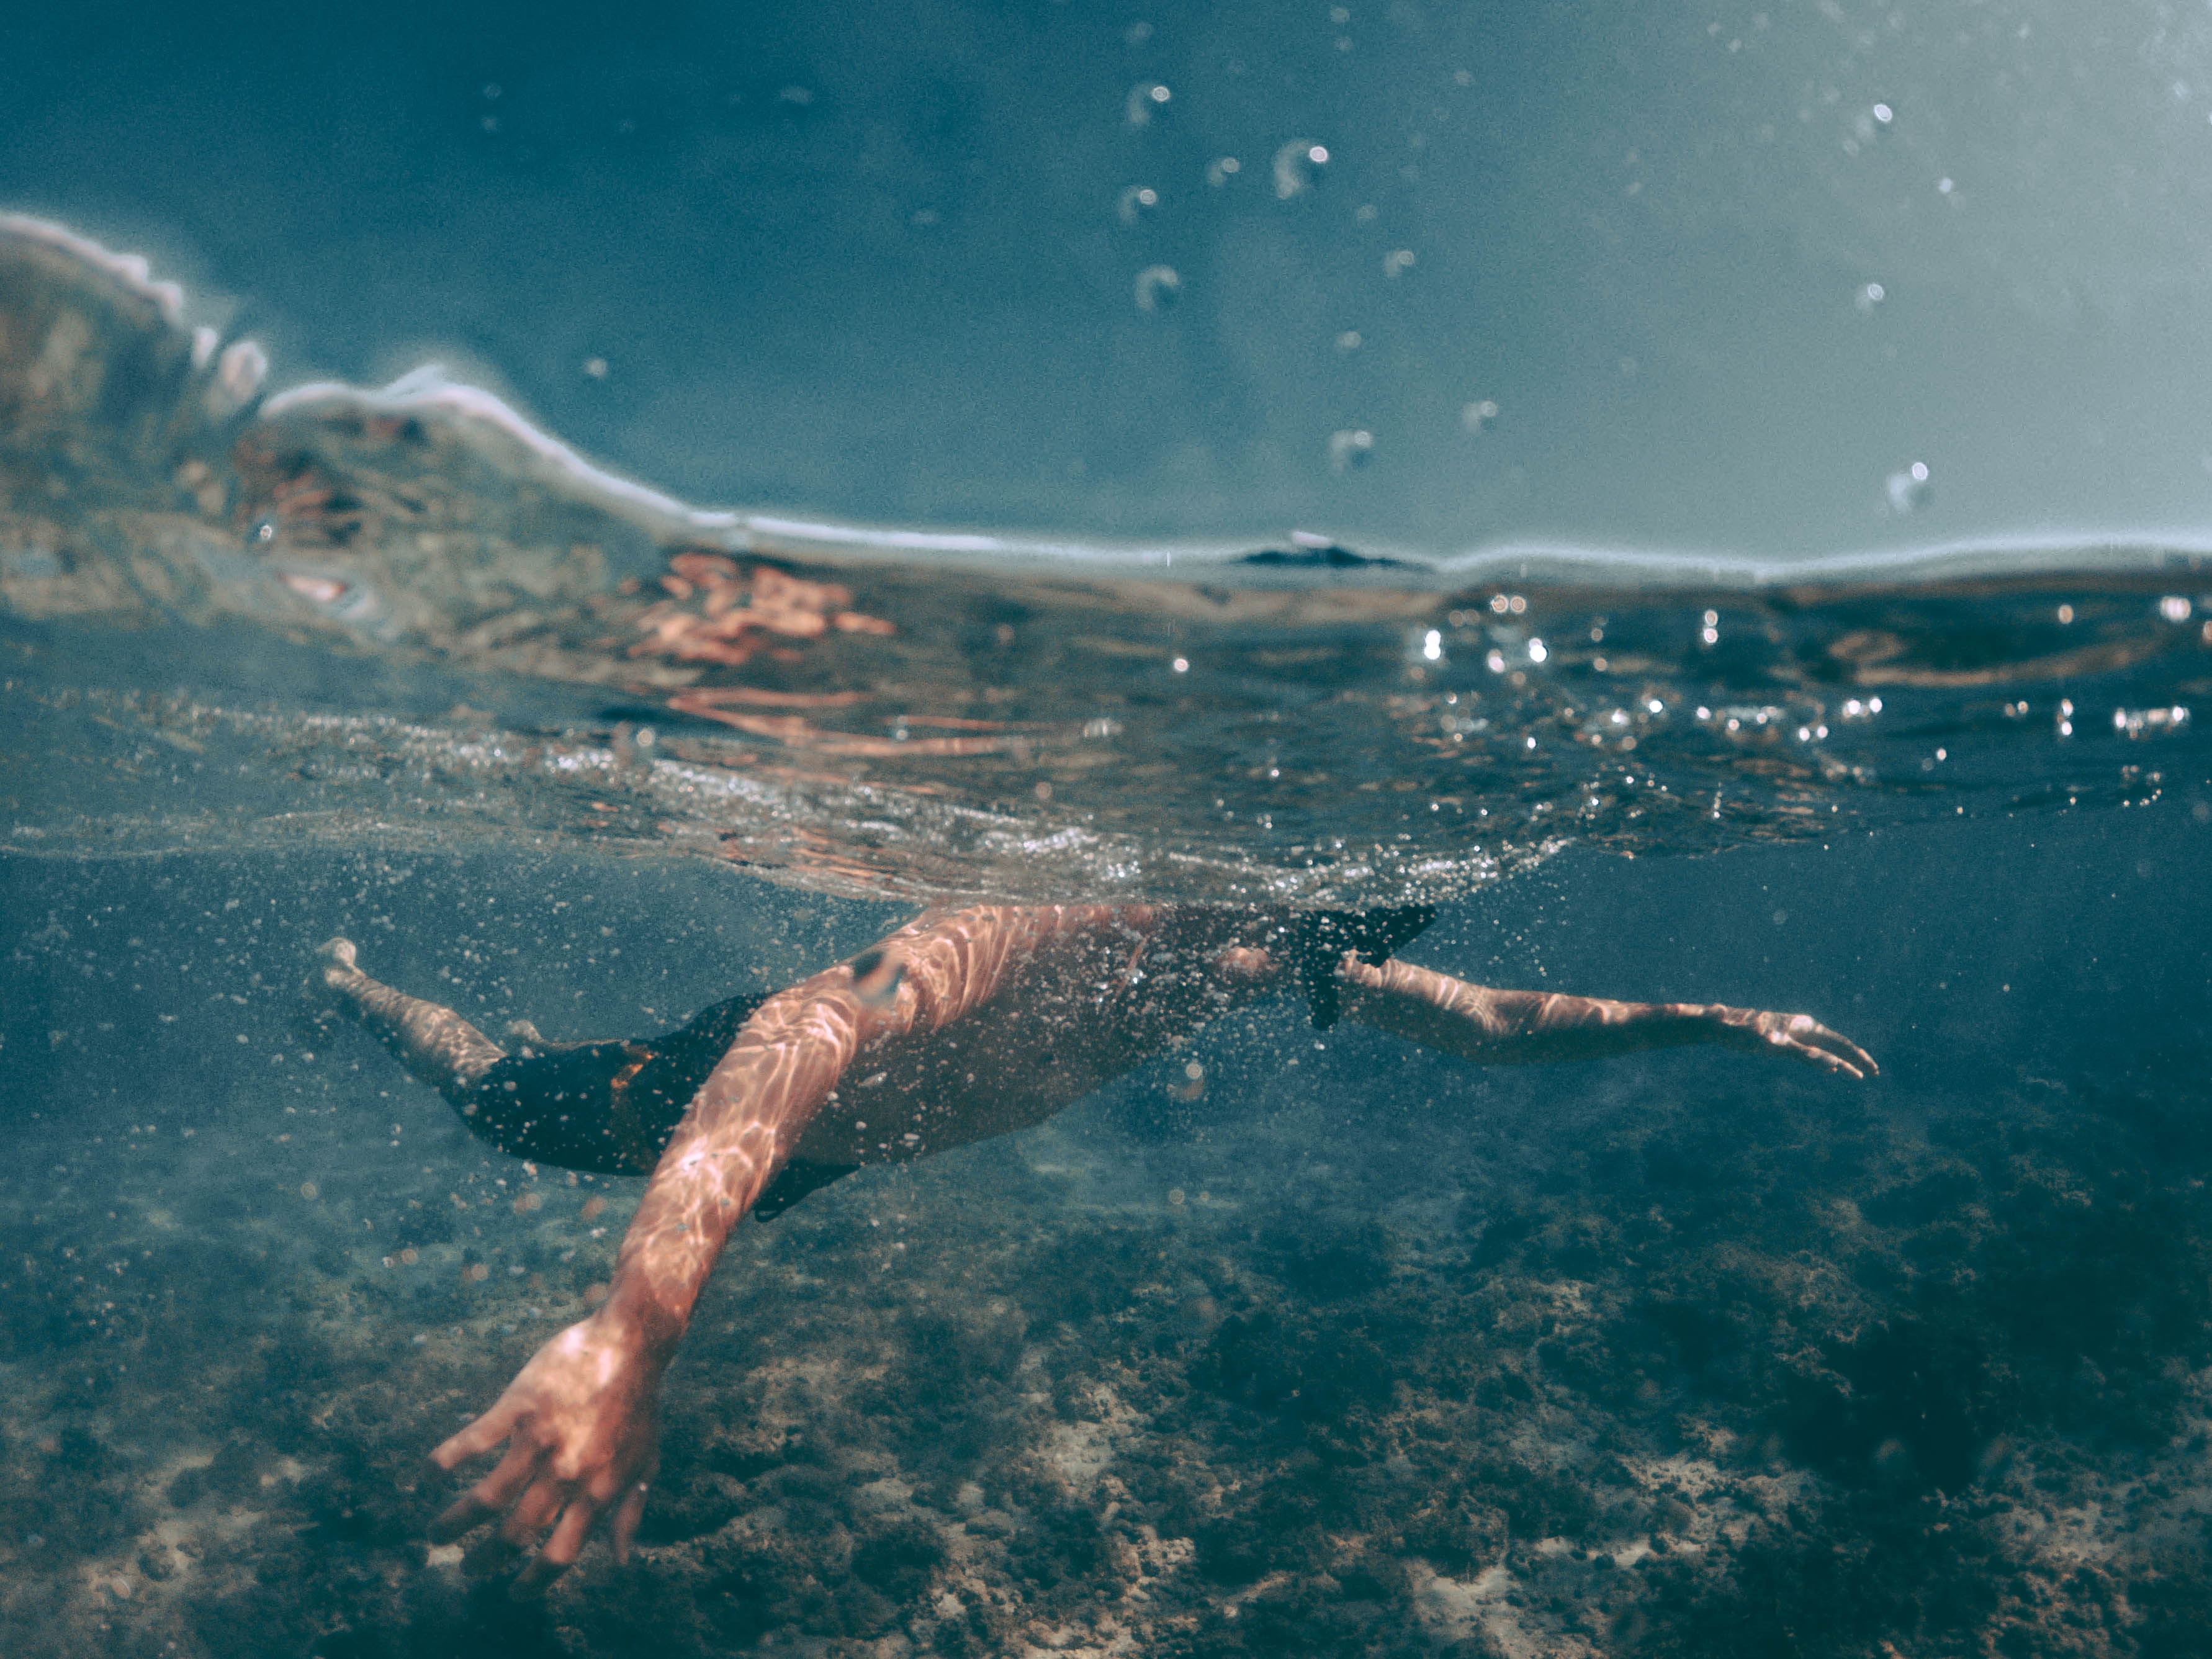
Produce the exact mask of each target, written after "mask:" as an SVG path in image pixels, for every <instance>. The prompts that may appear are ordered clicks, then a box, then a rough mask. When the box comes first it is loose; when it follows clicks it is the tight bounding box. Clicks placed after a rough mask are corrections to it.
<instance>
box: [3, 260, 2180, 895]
mask: <svg viewBox="0 0 2212 1659" xmlns="http://www.w3.org/2000/svg"><path fill="white" fill-rule="evenodd" d="M181 303H182V302H181V301H180V299H179V296H178V295H177V294H176V293H175V291H174V290H173V289H167V288H164V287H163V286H162V285H161V284H158V283H152V282H150V281H149V279H148V278H147V276H146V273H145V272H144V271H143V268H139V267H137V266H134V265H133V264H131V262H129V261H121V260H118V259H116V258H113V257H112V256H109V255H106V254H105V253H103V252H101V251H100V250H98V249H96V248H94V247H93V246H91V245H89V244H87V243H83V242H82V241H80V240H76V239H75V238H74V237H72V236H70V234H68V233H66V232H62V231H59V230H57V229H55V228H52V227H46V226H42V225H40V224H38V223H36V222H31V221H21V220H17V221H10V222H9V223H8V225H7V227H6V228H4V231H0V399H4V403H5V409H6V412H7V416H8V427H7V431H8V438H7V443H6V447H5V449H4V451H0V467H4V469H5V471H4V473H0V479H4V484H5V496H4V501H0V598H4V600H5V604H6V608H7V614H8V615H9V616H10V617H12V618H13V619H14V620H13V623H11V627H10V632H11V635H12V638H13V641H14V646H13V648H14V651H15V656H16V661H15V664H13V665H12V667H13V668H14V669H15V679H14V681H13V683H12V684H11V687H10V691H9V695H10V696H11V699H12V700H13V701H15V702H17V703H18V704H19V705H21V708H22V714H21V720H22V722H23V724H24V725H25V726H26V727H27V729H28V731H29V732H33V733H34V734H35V735H36V747H35V751H34V752H35V753H36V754H37V755H38V756H39V757H40V763H39V764H38V765H36V766H34V767H30V768H27V769H24V771H23V773H22V775H21V793H19V794H18V796H17V802H18V806H17V811H18V814H19V818H18V823H17V824H16V826H15V844H16V845H17V846H18V847H19V848H36V849H38V850H43V851H58V850H61V849H63V848H68V849H70V850H85V849H88V848H114V849H130V850H136V851H146V850H153V849H155V848H166V847H176V846H185V845H191V846H197V847H202V848H206V847H210V846H224V847H234V848H235V847H241V846H247V845H262V844H272V843H283V842H291V841H296V840H299V839H301V838H310V839H324V840H331V839H337V840H340V841H343V842H361V841H363V840H368V841H380V842H389V843H394V844H402V843H404V844H422V843H425V842H435V841H440V840H443V839H447V838H451V837H453V836H465V835H483V836H491V837H494V838H495V839H496V838H500V837H513V836H522V837H527V838H528V839H530V840H531V841H532V842H533V843H536V842H544V841H545V840H547V839H548V838H553V839H559V840H564V841H573V842H583V843H588V844H593V845H599V846H604V847H619V848H623V849H624V850H627V851H643V850H680V851H686V852H698V853H703V854H709V855H712V856H715V857H719V858H723V859H727V860H733V861H736V862H738V863H741V864H744V865H746V866H750V867H754V868H757V869H761V870H764V871H767V872H773V873H775V874H777V875H778V876H780V877H781V878H786V879H789V880H792V881H794V882H797V883H799V884H804V885H809V886H815V887H819V888H823V889H826V890H833V891H837V892H843V893H848V894H875V895H882V896H902V897H908V898H922V899H927V898H935V897H940V896H970V895H989V896H1006V897H1018V898H1031V899H1058V898H1065V897H1067V896H1073V895H1077V894H1083V895H1097V896H1109V895H1111V896H1123V895H1126V896H1132V897H1137V896H1143V897H1161V898H1164V897H1177V898H1197V899H1218V900H1251V899H1258V898H1262V897H1267V898H1273V899H1283V898H1288V899H1291V900H1295V901H1303V902H1329V903H1334V904H1353V905H1366V904H1372V903H1383V902H1406V901H1409V900H1432V899H1437V898H1448V897H1450V896H1455V895H1456V894H1459V893H1462V892H1464V891H1467V890H1469V889H1471V888H1473V887H1474V886H1476V885H1479V884H1481V883H1482V882H1484V881H1485V880H1486V879H1488V878H1492V877H1493V876H1495V875H1497V874H1498V873H1500V872H1504V871H1508V870H1511V869H1513V868H1516V867H1519V866H1523V865H1525V864H1526V863H1528V861H1529V860H1532V859H1534V858H1537V857H1539V856H1541V854H1543V853H1544V852H1545V850H1546V849H1547V848H1551V847H1553V846H1555V845H1557V844H1559V842H1562V841H1564V840H1565V839H1568V838H1574V839H1577V840H1583V841H1587V842H1593V843H1595V844H1597V845H1600V846H1603V847H1607V848H1618V849H1620V850H1621V851H1623V852H1626V853H1635V854H1641V853H1652V852H1668V851H1672V852H1688V851H1697V850H1703V849H1708V848H1718V847H1723V846H1727V845H1731V844H1736V843H1741V842H1753V841H1776V840H1803V839H1817V838H1820V837H1823V836H1832V835H1833V834H1835V833H1836V832H1837V831H1838V829H1845V828H1856V827H1866V826H1869V825H1875V824H1882V823H1902V822H1911V821H1917V820H1925V819H1928V818H1930V817H1952V816H1959V815H1964V814H1972V813H1980V812H1985V811H2001V810H2013V809H2016V808H2020V807H2049V806H2057V805H2069V806H2070V805H2082V804H2112V803H2118V804H2123V805H2124V804H2127V803H2130V802H2134V801H2139V800H2145V799H2154V798H2155V797H2156V796H2157V794H2158V793H2159V792H2160V788H2161V787H2163V785H2164V782H2165V777H2166V769H2167V768H2168V767H2169V765H2170V764H2171V757H2172V753H2173V751H2174V749H2175V745H2176V744H2184V745H2193V744H2196V743H2197V742H2198V741H2199V739H2198V738H2197V736H2196V731H2195V727H2194V726H2191V720H2190V708H2191V703H2192V702H2201V701H2202V699H2203V693H2204V691H2205V690H2206V688H2207V687H2208V685H2212V578H2206V577H2203V576H2202V575H2201V574H2199V570H2200V567H2201V566H2202V564H2203V557H2202V556H2201V555H2199V554H2197V553H2195V552H2191V551H2189V550H2160V549H2110V548H2100V547H2090V546H2084V547H2081V548H2078V549H2075V550H2073V553H2072V554H2071V556H2069V555H2067V554H2066V553H2065V551H2064V550H2050V549H2045V550H2043V554H2042V557H2041V560H2040V562H2041V564H2042V565H2043V566H2045V573H2044V574H2014V575H2009V576H2000V575H1997V574H1992V573H1991V571H1990V568H1977V567H1976V565H1975V561H1974V560H1973V558H1972V556H1971V554H1970V553H1969V554H1966V555H1960V554H1959V553H1957V552H1955V551H1954V554H1953V555H1952V556H1949V557H1948V559H1946V560H1942V561H1937V562H1934V563H1932V564H1930V565H1929V566H1927V567H1925V568H1919V569H1914V568H1909V567H1905V568H1899V567H1896V566H1894V565H1891V566H1887V567H1882V568H1875V567H1873V566H1869V567H1867V568H1851V567H1850V566H1849V565H1848V562H1846V563H1845V564H1844V565H1843V566H1837V565H1833V564H1830V565H1826V566H1823V567H1822V568H1821V571H1820V575H1821V580H1819V581H1818V582H1812V581H1804V582H1800V583H1796V584H1792V583H1790V582H1789V581H1786V580H1771V581H1768V582H1765V583H1763V584H1759V585H1745V584H1744V583H1742V582H1741V581H1732V580H1728V578H1729V575H1730V574H1731V572H1730V570H1729V568H1725V567H1723V566H1719V565H1711V566H1700V565H1699V564H1698V563H1696V562H1688V561H1674V562H1671V563H1670V562H1667V561H1660V560H1653V559H1650V558H1645V559H1641V560H1628V561H1625V562H1620V561H1616V562H1614V563H1613V564H1612V565H1608V564H1607V562H1606V560H1605V558H1604V557H1603V556H1600V555H1595V554H1592V555H1588V556H1581V557H1580V558H1579V559H1578V560H1577V558H1573V557H1568V556H1559V555H1553V556H1548V557H1543V558H1538V559H1535V560H1533V561H1531V560H1528V559H1522V560H1517V561H1516V560H1510V559H1505V558H1492V559H1490V560H1488V561H1486V562H1480V561H1476V562H1469V561H1461V562H1458V563H1457V564H1456V565H1455V564H1453V563H1452V562H1425V563H1424V562H1408V561H1407V560H1404V559H1396V558H1393V559H1369V558H1365V557H1363V556H1360V555H1358V554H1357V553H1355V552H1352V551H1351V550H1345V549H1341V548H1339V547H1335V546H1334V545H1332V544H1328V542H1327V540H1326V538H1320V537H1316V536H1299V537H1296V538H1290V539H1289V540H1288V541H1287V543H1286V544H1284V545H1280V546H1275V547H1259V548H1250V549H1245V550H1241V552H1240V551H1238V550H1224V549H1220V548H1205V549H1184V550H1181V552H1180V556H1178V552H1177V550H1175V549H1149V550H1147V549H1142V548H1135V547H1121V548H1115V547H1109V546H1103V545H1099V546H1084V545H1079V544H1064V545H1060V544H1042V543H1036V542H1028V543H1022V542H1010V541H1006V540H1003V539H1001V538H993V537H989V536H981V535H978V536H967V537H963V536H953V535H940V534H933V533H928V534H926V533H921V532H911V533H909V532H875V531H866V530H863V529H858V528H851V527H842V526H820V525H812V524H809V523H805V522H803V521H799V520H789V519H780V518H775V517H770V516H767V515H760V514H752V515H746V514H739V513H723V512H704V511H700V510H696V509H692V508H689V507H684V506H683V505H681V504H680V503H678V502H675V501H671V500H670V499H668V498H666V497H665V496H661V495H657V494H655V493H653V491H651V490H648V489H642V488H640V487H638V486H636V485H633V484H629V483H624V482H623V481H620V480H617V479H613V478H611V477H608V476H606V475H605V474H603V473H600V472H598V471H595V470H594V469H592V468H591V467H590V466H589V465H587V464H586V463H585V462H583V461H582V460H581V459H579V458H577V457H576V456H574V454H573V453H571V452H569V451H568V450H567V449H566V448H565V447H562V446H561V445H560V444H559V443H557V442H556V441H553V440H551V439H550V438H548V437H546V436H545V435H543V434H541V433H538V432H537V431H536V430H535V429H534V428H530V427H529V426H528V425H527V424H526V423H525V422H522V421H520V418H519V417H517V416H514V415H513V413H512V411H510V410H507V409H506V407H505V406H504V405H503V404H499V403H498V402H497V400H495V399H494V398H489V396H488V395H486V394H483V393H482V392H476V391H474V390H472V389H471V388H467V387H463V386H453V385H451V384H449V383H447V382H444V381H441V380H438V379H437V378H436V376H435V374H423V375H417V376H411V377H410V378H409V379H408V380H404V381H402V382H400V383H398V384H397V385H395V386H393V387H392V388H390V389H388V390H387V391H386V392H380V393H367V392H356V391H354V390H352V389H349V388H345V387H339V386H304V387H300V388H295V389H294V390H292V391H290V392H284V393H282V394H280V395H278V396H276V397H273V398H268V399H266V400H265V401H257V399H258V376H259V373H260V367H261V363H262V361H263V360H262V358H261V357H260V355H259V353H258V349H253V348H252V347H251V346H250V345H248V344H241V343H233V344H231V345H229V346H228V347H225V346H224V345H223V344H222V343H221V342H220V341H219V340H217V339H216V338H215V337H213V336H212V334H211V333H210V332H209V331H205V330H202V331H198V333H197V334H195V333H194V332H193V331H190V330H188V329H187V328H186V327H185V324H184V321H183V312H182V309H181ZM57 457H62V458H65V464H64V465H58V464H57V461H56V458H57ZM1991 563H1992V561H1991V560H1990V559H1987V558H1985V559H1984V560H1983V561H1982V565H1983V566H1984V567H1987V566H1989V565H1990V564H1991ZM2069 564H2070V566H2071V567H2072V568H2068V567H2069ZM1508 567H1510V568H1508ZM1608 572H1610V574H1608ZM1632 572H1633V573H1637V574H1640V576H1641V578H1642V580H1629V579H1628V574H1629V573H1632ZM1186 573H1188V574H1186ZM1532 578H1533V579H1532ZM2200 588H2201V589H2205V590H2208V591H2206V592H2199V591H2198V590H2199V589H2200ZM178 623H184V624H187V626H185V627H179V626H177V625H176V624H178ZM88 769H90V770H91V771H92V772H94V773H96V774H97V777H96V778H88V776H87V775H86V773H87V770H88Z"/></svg>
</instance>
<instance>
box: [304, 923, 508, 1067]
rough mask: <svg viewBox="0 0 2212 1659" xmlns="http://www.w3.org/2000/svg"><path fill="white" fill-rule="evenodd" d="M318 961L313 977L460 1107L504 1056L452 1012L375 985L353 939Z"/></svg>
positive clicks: (337, 942) (335, 943)
mask: <svg viewBox="0 0 2212 1659" xmlns="http://www.w3.org/2000/svg"><path fill="white" fill-rule="evenodd" d="M316 955H318V956H319V957H321V958H322V960H323V966H322V967H321V968H320V969H317V971H316V977H317V978H318V979H319V981H321V983H322V984H323V985H324V986H325V987H326V988H328V989H329V991H330V992H331V994H333V995H334V996H336V997H337V1000H338V1002H339V1004H340V1006H343V1008H344V1009H345V1011H346V1012H348V1013H349V1014H351V1015H352V1016H353V1017H354V1018H356V1019H357V1020H359V1021H360V1022H361V1023H362V1024H363V1025H365V1026H367V1027H368V1029H369V1030H370V1031H371V1032H373V1033H374V1035H375V1036H376V1038H377V1040H378V1041H379V1042H381V1043H383V1044H384V1046H385V1047H386V1048H389V1049H390V1050H391V1051H392V1054H394V1055H395V1056H397V1057H398V1060H399V1063H400V1064H401V1065H402V1066H405V1067H406V1068H407V1070H408V1073H409V1075H410V1076H412V1077H413V1078H414V1079H416V1081H418V1082H422V1083H427V1084H428V1085H430V1086H431V1087H432V1088H433V1089H435V1090H436V1091H438V1092H439V1093H440V1094H441V1095H443V1096H444V1097H446V1098H447V1100H449V1101H451V1102H452V1103H453V1104H454V1105H455V1106H461V1105H464V1104H465V1103H466V1102H467V1101H468V1099H469V1098H470V1097H471V1094H472V1093H473V1092H474V1091H475V1089H476V1086H477V1084H478V1083H480V1082H482V1081H483V1076H484V1073H487V1072H489V1070H491V1068H492V1067H493V1066H495V1065H496V1064H498V1062H499V1061H501V1060H504V1059H505V1058H507V1051H506V1050H505V1049H504V1048H501V1047H500V1046H499V1045H498V1044H497V1043H495V1042H493V1041H492V1040H491V1039H490V1038H489V1037H488V1036H485V1035H484V1034H483V1032H482V1031H479V1030H477V1028H476V1027H475V1026H473V1025H471V1024H469V1023H468V1021H466V1020H465V1019H463V1018H461V1017H460V1016H459V1014H457V1013H455V1012H453V1010H452V1009H451V1008H447V1007H444V1006H441V1005H440V1004H438V1003H435V1002H425V1001H424V1000H422V998H420V997H410V996H409V995H408V994H406V993H405V992H404V991H395V990H393V989H392V987H390V986H389V985H384V984H380V983H379V982H378V981H375V980H373V979H371V978H370V977H369V976H368V975H367V974H364V973H363V972H362V971H361V969H360V967H359V966H358V965H357V957H356V951H355V950H354V944H353V941H352V940H351V939H332V940H331V941H330V943H329V944H327V945H324V946H323V947H322V949H321V950H319V951H317V952H316Z"/></svg>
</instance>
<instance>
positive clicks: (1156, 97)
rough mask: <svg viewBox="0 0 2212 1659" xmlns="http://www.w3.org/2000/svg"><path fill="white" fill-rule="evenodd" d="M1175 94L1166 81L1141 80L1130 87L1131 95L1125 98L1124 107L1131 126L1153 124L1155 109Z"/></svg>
mask: <svg viewBox="0 0 2212 1659" xmlns="http://www.w3.org/2000/svg"><path fill="white" fill-rule="evenodd" d="M1174 96H1175V94H1173V93H1172V92H1170V91H1169V90H1168V88H1167V85H1166V83H1165V82H1160V81H1139V82H1137V84H1136V85H1135V86H1133V87H1131V88H1129V96H1128V97H1127V100H1124V102H1123V105H1122V108H1123V110H1124V111H1125V112H1127V115H1128V118H1129V125H1131V126H1133V127H1148V126H1150V125H1152V112H1153V111H1155V110H1157V109H1158V107H1159V106H1161V105H1162V104H1164V103H1166V102H1167V101H1168V100H1169V99H1170V98H1172V97H1174Z"/></svg>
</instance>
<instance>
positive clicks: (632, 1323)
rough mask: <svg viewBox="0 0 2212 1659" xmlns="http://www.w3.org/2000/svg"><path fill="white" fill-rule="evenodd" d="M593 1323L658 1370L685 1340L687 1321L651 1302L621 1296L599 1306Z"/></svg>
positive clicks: (593, 1317)
mask: <svg viewBox="0 0 2212 1659" xmlns="http://www.w3.org/2000/svg"><path fill="white" fill-rule="evenodd" d="M592 1325H593V1326H594V1327H595V1328H598V1329H599V1331H600V1332H601V1333H603V1334H605V1335H606V1336H607V1337H609V1338H610V1339H611V1340H613V1341H615V1342H617V1343H618V1344H620V1345H621V1346H623V1348H625V1349H627V1350H629V1352H631V1353H633V1354H635V1356H636V1357H637V1358H640V1359H641V1360H644V1361H646V1362H647V1363H648V1364H652V1365H653V1366H654V1367H655V1369H658V1370H665V1369H666V1367H667V1364H668V1362H669V1361H670V1359H671V1358H674V1356H675V1353H676V1347H677V1344H678V1343H679V1342H681V1341H682V1340H684V1321H683V1320H682V1319H680V1318H679V1317H678V1316H676V1315H675V1314H673V1313H671V1311H669V1310H667V1309H665V1308H662V1307H660V1306H659V1305H658V1304H654V1303H653V1302H651V1301H650V1300H639V1301H633V1300H631V1299H630V1298H629V1297H623V1296H622V1295H620V1294H619V1293H617V1294H616V1295H614V1296H611V1297H608V1298H607V1299H606V1300H605V1302H602V1303H601V1304H599V1310H598V1311H597V1312H596V1313H594V1314H593V1315H592Z"/></svg>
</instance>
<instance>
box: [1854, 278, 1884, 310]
mask: <svg viewBox="0 0 2212 1659" xmlns="http://www.w3.org/2000/svg"><path fill="white" fill-rule="evenodd" d="M1888 297H1889V290H1888V289H1886V288H1884V287H1883V286H1882V285H1881V283H1868V284H1867V285H1866V286H1865V287H1864V288H1863V289H1860V290H1859V291H1858V292H1857V294H1855V295H1852V296H1851V303H1852V304H1853V305H1855V306H1857V307H1858V308H1859V309H1860V310H1861V311H1872V310H1873V309H1874V308H1875V307H1876V306H1878V305H1880V304H1881V302H1882V301H1884V300H1887V298H1888Z"/></svg>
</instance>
